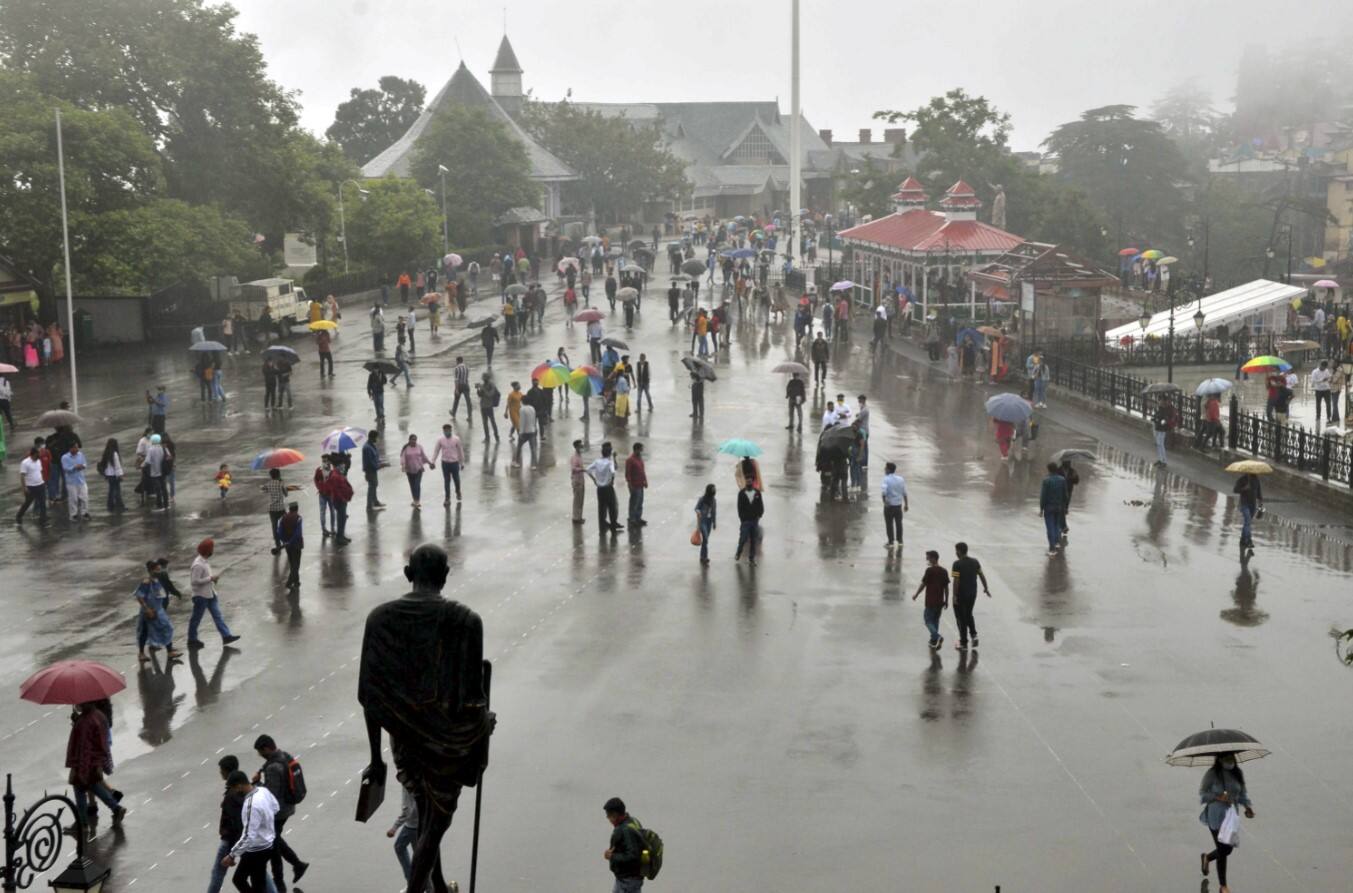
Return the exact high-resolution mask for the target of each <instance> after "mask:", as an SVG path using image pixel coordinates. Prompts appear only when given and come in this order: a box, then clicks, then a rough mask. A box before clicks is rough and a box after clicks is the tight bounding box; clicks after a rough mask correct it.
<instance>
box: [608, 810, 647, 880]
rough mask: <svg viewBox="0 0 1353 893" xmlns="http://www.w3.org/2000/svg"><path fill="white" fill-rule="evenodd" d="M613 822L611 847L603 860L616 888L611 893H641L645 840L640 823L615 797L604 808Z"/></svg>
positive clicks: (609, 819)
mask: <svg viewBox="0 0 1353 893" xmlns="http://www.w3.org/2000/svg"><path fill="white" fill-rule="evenodd" d="M602 808H603V809H604V810H605V811H606V821H608V822H610V823H611V845H610V846H609V847H607V848H606V852H604V853H602V858H603V859H605V860H606V862H607V864H608V865H610V866H611V874H612V875H614V876H615V886H613V887H612V888H611V893H639V891H640V890H642V889H643V887H644V870H643V869H644V849H645V847H644V838H643V835H642V834H640V833H639V829H640V827H642V826H640V824H639V822H638V821H637V820H636V819H634V818H632V817H631V816H630V814H629V812H628V811H627V810H626V809H625V801H623V800H621V799H620V798H619V797H612V798H611V799H609V800H607V801H606V805H605V806H603V807H602Z"/></svg>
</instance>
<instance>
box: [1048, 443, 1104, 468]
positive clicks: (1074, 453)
mask: <svg viewBox="0 0 1353 893" xmlns="http://www.w3.org/2000/svg"><path fill="white" fill-rule="evenodd" d="M1095 458H1096V457H1095V454H1094V453H1092V452H1090V451H1089V450H1082V449H1078V448H1076V447H1072V448H1071V449H1066V450H1058V451H1057V452H1055V453H1053V454H1052V461H1054V462H1056V463H1058V464H1059V465H1060V464H1061V463H1062V462H1063V461H1065V460H1067V459H1085V460H1086V461H1088V462H1093V461H1095Z"/></svg>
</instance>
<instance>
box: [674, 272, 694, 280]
mask: <svg viewBox="0 0 1353 893" xmlns="http://www.w3.org/2000/svg"><path fill="white" fill-rule="evenodd" d="M671 279H672V281H673V282H690V281H691V277H689V276H687V275H686V274H685V273H678V274H677V275H675V276H673V277H671Z"/></svg>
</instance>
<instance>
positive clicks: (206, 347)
mask: <svg viewBox="0 0 1353 893" xmlns="http://www.w3.org/2000/svg"><path fill="white" fill-rule="evenodd" d="M330 325H332V323H331V324H330ZM188 349H189V350H191V351H192V352H193V353H220V352H223V351H226V350H229V348H228V347H226V346H225V345H224V344H222V343H221V342H219V341H199V342H197V343H196V344H194V345H193V346H192V347H190V348H188Z"/></svg>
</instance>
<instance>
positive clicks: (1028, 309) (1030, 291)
mask: <svg viewBox="0 0 1353 893" xmlns="http://www.w3.org/2000/svg"><path fill="white" fill-rule="evenodd" d="M1019 309H1020V310H1023V311H1024V312H1025V313H1033V312H1034V284H1033V283H1032V282H1021V283H1020V284H1019Z"/></svg>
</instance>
